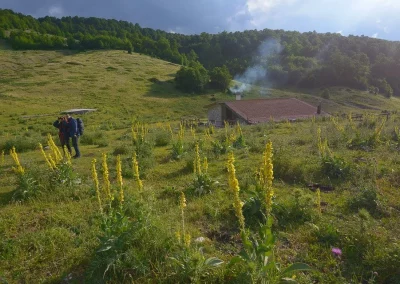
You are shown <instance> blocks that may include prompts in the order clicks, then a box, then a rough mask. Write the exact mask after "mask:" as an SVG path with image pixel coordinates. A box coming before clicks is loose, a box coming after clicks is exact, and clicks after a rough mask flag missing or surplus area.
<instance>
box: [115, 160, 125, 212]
mask: <svg viewBox="0 0 400 284" xmlns="http://www.w3.org/2000/svg"><path fill="white" fill-rule="evenodd" d="M117 182H118V186H119V203H120V206H122V204H123V203H124V189H123V188H122V185H123V182H122V164H121V156H120V155H118V156H117Z"/></svg>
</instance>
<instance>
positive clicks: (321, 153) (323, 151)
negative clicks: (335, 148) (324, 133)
mask: <svg viewBox="0 0 400 284" xmlns="http://www.w3.org/2000/svg"><path fill="white" fill-rule="evenodd" d="M317 138H318V151H319V155H320V156H321V157H323V156H324V154H325V148H324V143H322V138H321V128H320V127H318V130H317Z"/></svg>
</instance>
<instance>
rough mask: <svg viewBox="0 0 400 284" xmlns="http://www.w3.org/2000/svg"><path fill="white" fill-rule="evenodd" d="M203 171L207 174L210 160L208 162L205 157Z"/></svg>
mask: <svg viewBox="0 0 400 284" xmlns="http://www.w3.org/2000/svg"><path fill="white" fill-rule="evenodd" d="M203 169H204V173H205V174H206V173H207V171H208V160H207V157H204V162H203Z"/></svg>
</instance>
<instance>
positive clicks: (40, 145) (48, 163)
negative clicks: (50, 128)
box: [39, 143, 55, 170]
mask: <svg viewBox="0 0 400 284" xmlns="http://www.w3.org/2000/svg"><path fill="white" fill-rule="evenodd" d="M39 149H40V152H41V153H42V156H43V157H44V160H45V161H46V164H47V165H48V166H49V168H50V169H51V170H54V169H55V168H54V167H53V164H52V163H51V162H50V160H49V158H48V157H47V155H46V153H45V152H44V150H43V146H42V144H41V143H39Z"/></svg>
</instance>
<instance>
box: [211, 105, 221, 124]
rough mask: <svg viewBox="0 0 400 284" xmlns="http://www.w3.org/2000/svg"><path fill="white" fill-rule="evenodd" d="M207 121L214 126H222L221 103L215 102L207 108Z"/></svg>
mask: <svg viewBox="0 0 400 284" xmlns="http://www.w3.org/2000/svg"><path fill="white" fill-rule="evenodd" d="M208 121H210V122H211V123H212V124H214V125H216V126H222V125H223V124H224V121H223V118H222V105H220V104H217V105H215V106H213V107H211V108H209V109H208Z"/></svg>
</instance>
